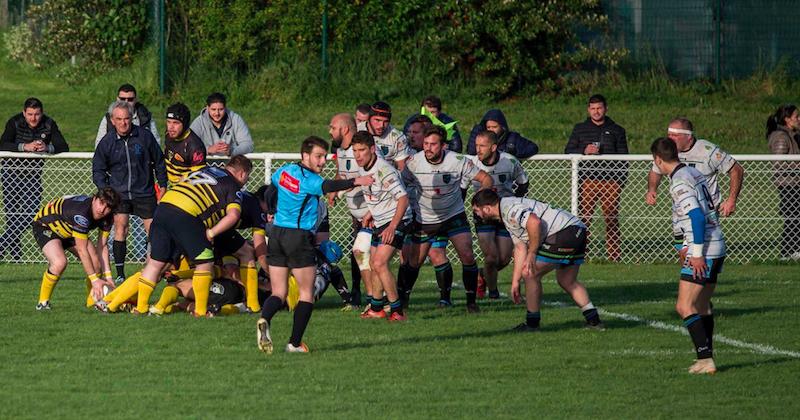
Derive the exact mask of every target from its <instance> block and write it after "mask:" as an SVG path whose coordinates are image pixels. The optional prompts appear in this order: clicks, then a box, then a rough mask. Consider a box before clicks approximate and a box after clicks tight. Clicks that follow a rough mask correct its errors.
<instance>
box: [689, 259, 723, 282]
mask: <svg viewBox="0 0 800 420" xmlns="http://www.w3.org/2000/svg"><path fill="white" fill-rule="evenodd" d="M724 264H725V256H722V257H719V258H713V259H711V258H706V266H707V267H708V268H707V269H706V272H705V273H703V277H702V278H699V279H696V278H694V270H692V266H690V265H689V257H686V258H684V259H683V267H681V280H683V281H688V282H689V283H694V284H699V285H701V286H702V285H705V284H714V283H716V282H717V277H719V273H721V272H722V266H723V265H724Z"/></svg>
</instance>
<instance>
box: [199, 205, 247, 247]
mask: <svg viewBox="0 0 800 420" xmlns="http://www.w3.org/2000/svg"><path fill="white" fill-rule="evenodd" d="M241 216H242V208H241V206H240V205H239V204H238V203H231V204H228V207H226V208H225V216H223V217H222V219H219V222H217V224H216V225H214V226H212V227H211V229H206V236H207V237H208V239H209V240H211V239H212V238H214V237H215V236H217V235H219V234H220V233H222V232H227V231H228V230H229V229H233V227H234V226H236V222H238V221H239V218H240V217H241Z"/></svg>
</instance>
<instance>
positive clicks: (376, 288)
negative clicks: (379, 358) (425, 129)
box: [352, 131, 411, 321]
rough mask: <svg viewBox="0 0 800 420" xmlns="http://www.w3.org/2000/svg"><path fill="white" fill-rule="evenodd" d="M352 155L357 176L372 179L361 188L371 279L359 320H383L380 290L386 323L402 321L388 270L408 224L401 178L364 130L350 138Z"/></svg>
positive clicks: (406, 199)
mask: <svg viewBox="0 0 800 420" xmlns="http://www.w3.org/2000/svg"><path fill="white" fill-rule="evenodd" d="M352 149H353V155H354V156H355V159H356V163H357V164H358V167H359V175H361V176H372V177H374V179H375V182H374V183H373V184H372V185H369V186H364V187H361V189H362V190H363V192H364V198H365V200H366V202H367V208H368V212H367V214H366V215H365V216H364V224H365V225H372V226H373V233H372V241H371V250H370V255H371V257H370V261H369V264H370V267H371V268H372V272H373V275H374V277H376V278H375V279H374V281H373V286H372V291H373V297H372V301H371V302H370V308H369V309H368V310H367V311H366V312H364V313H363V314H362V315H361V317H362V318H364V319H368V318H386V312H384V311H383V299H382V296H381V295H382V293H381V291H385V292H386V297H387V299H388V300H389V307H390V314H389V321H405V320H406V315H405V314H404V312H403V304H402V301H401V300H400V297H399V295H398V293H397V280H396V279H395V277H394V275H392V272H391V271H390V270H389V262H390V260H391V259H392V257H393V256H394V254H395V252H396V251H397V250H398V249H402V247H403V242H404V240H405V236H406V234H407V233H408V231H409V229H410V225H411V209H410V207H409V205H408V195H407V194H406V189H405V187H404V186H403V183H402V181H401V179H400V172H398V171H397V169H396V168H395V167H394V166H392V165H391V164H390V163H388V162H386V161H385V160H383V159H381V158H380V157H379V156H378V155H377V151H376V147H375V140H374V139H373V137H372V136H371V135H370V134H369V133H368V132H366V131H359V132H358V133H356V135H355V136H354V137H353V146H352Z"/></svg>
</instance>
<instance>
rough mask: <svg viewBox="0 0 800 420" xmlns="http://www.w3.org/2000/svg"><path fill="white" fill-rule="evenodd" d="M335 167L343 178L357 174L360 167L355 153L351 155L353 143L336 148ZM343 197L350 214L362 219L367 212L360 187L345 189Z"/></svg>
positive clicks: (354, 176) (355, 176) (353, 176)
mask: <svg viewBox="0 0 800 420" xmlns="http://www.w3.org/2000/svg"><path fill="white" fill-rule="evenodd" d="M336 167H337V174H338V175H339V176H341V177H342V178H344V179H352V178H357V177H358V176H359V175H358V174H359V170H360V169H361V168H359V166H358V164H357V163H356V158H355V155H353V145H350V147H348V148H347V149H342V148H338V149H336ZM344 197H345V202H346V203H347V209H348V210H350V214H351V215H352V216H353V217H355V218H356V219H358V220H361V219H363V218H364V215H365V214H367V203H366V200H365V199H364V192H363V191H362V190H361V188H358V187H356V188H353V189H352V190H349V191H345V192H344Z"/></svg>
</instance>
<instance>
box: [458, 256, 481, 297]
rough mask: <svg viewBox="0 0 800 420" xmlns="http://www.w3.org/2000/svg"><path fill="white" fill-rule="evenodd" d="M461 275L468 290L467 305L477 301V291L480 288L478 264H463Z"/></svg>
mask: <svg viewBox="0 0 800 420" xmlns="http://www.w3.org/2000/svg"><path fill="white" fill-rule="evenodd" d="M461 277H462V281H463V282H464V290H465V291H466V292H467V305H469V304H470V303H475V291H476V290H478V266H477V265H475V264H470V265H462V266H461Z"/></svg>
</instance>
